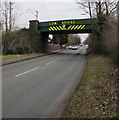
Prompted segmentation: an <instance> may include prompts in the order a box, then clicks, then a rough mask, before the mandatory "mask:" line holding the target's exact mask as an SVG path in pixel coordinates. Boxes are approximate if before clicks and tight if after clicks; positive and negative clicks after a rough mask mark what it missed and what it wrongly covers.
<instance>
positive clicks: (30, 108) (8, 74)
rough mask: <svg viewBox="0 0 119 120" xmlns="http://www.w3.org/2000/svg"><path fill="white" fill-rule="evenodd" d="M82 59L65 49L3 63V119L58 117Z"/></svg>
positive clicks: (83, 62) (82, 62)
mask: <svg viewBox="0 0 119 120" xmlns="http://www.w3.org/2000/svg"><path fill="white" fill-rule="evenodd" d="M85 62H86V58H85V56H81V55H78V54H77V51H76V50H66V51H63V52H59V53H57V54H52V55H48V56H43V57H39V58H35V59H32V60H27V61H24V62H19V63H14V64H10V65H6V66H3V69H2V70H3V80H2V82H3V83H2V84H3V88H2V90H3V92H2V93H3V95H2V96H3V98H2V99H3V103H2V104H3V118H41V117H58V115H57V114H60V112H59V111H60V109H63V105H64V104H66V101H67V100H66V99H68V96H70V95H71V92H72V90H73V87H74V86H73V84H74V85H75V84H77V83H76V81H77V82H79V79H80V75H81V73H82V69H83V67H84V64H85ZM58 110H59V111H58ZM58 112H59V113H58Z"/></svg>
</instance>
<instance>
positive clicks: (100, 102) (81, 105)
mask: <svg viewBox="0 0 119 120" xmlns="http://www.w3.org/2000/svg"><path fill="white" fill-rule="evenodd" d="M116 80H117V68H116V66H115V65H114V64H113V63H112V60H111V59H110V58H108V57H106V56H102V55H100V56H97V55H89V56H88V65H87V68H86V71H85V73H84V76H83V78H82V79H81V81H80V84H79V86H78V87H77V89H76V91H75V93H74V95H73V96H72V98H71V100H70V101H69V103H68V104H67V106H66V109H65V110H64V112H63V115H62V118H117V83H116V82H117V81H116Z"/></svg>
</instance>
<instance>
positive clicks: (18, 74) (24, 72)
mask: <svg viewBox="0 0 119 120" xmlns="http://www.w3.org/2000/svg"><path fill="white" fill-rule="evenodd" d="M62 58H63V57H60V58H58V59H56V60H53V61H51V62H49V63H46V65H49V64H52V63H54V62H56V61H57V60H60V59H62ZM38 68H39V67H36V68H33V69H31V70H28V71H26V72H23V73H20V74H18V75H16V77H19V76H21V75H24V74H27V73H29V72H31V71H34V70H36V69H38Z"/></svg>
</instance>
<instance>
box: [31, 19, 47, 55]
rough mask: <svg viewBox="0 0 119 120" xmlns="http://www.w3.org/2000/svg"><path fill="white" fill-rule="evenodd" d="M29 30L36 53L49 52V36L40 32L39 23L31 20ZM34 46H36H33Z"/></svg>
mask: <svg viewBox="0 0 119 120" xmlns="http://www.w3.org/2000/svg"><path fill="white" fill-rule="evenodd" d="M29 22H30V25H29V30H30V31H31V38H30V39H31V40H32V41H33V43H35V45H36V46H35V48H36V50H35V51H36V52H38V50H39V52H43V53H44V52H48V36H49V34H48V33H47V32H40V31H39V21H38V20H31V21H29ZM33 46H34V45H33Z"/></svg>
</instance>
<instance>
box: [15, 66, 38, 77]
mask: <svg viewBox="0 0 119 120" xmlns="http://www.w3.org/2000/svg"><path fill="white" fill-rule="evenodd" d="M38 68H39V67H36V68H33V69H31V70H28V71H26V72H23V73H20V74H18V75H16V77H19V76H21V75H24V74H26V73H29V72H31V71H34V70H36V69H38Z"/></svg>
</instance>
